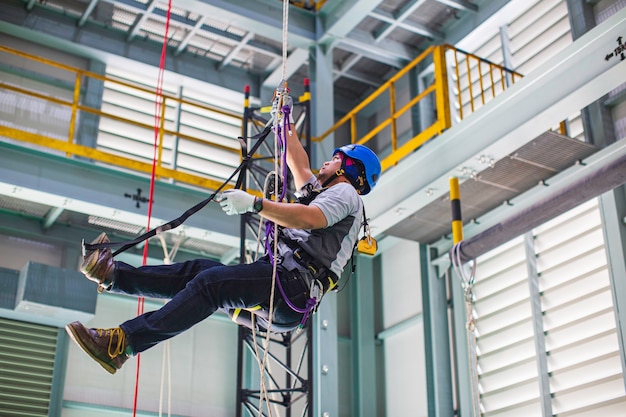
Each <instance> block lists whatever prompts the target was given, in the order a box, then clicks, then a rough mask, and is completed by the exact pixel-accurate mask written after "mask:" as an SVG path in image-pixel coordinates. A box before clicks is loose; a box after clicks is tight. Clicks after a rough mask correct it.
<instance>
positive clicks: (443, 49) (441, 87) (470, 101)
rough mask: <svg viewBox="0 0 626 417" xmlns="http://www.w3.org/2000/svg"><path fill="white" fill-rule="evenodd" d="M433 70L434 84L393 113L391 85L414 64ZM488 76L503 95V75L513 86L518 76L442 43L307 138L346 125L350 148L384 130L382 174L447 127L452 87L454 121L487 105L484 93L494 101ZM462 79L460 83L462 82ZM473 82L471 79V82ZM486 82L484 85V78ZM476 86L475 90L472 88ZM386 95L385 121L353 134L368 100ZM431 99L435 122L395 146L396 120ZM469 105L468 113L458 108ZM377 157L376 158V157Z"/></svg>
mask: <svg viewBox="0 0 626 417" xmlns="http://www.w3.org/2000/svg"><path fill="white" fill-rule="evenodd" d="M448 51H453V56H454V60H452V62H449V61H448V60H447V59H446V54H447V52H448ZM459 55H460V56H462V58H463V59H464V60H465V61H466V62H465V68H466V69H465V73H463V72H462V71H461V68H462V67H461V65H462V61H460V60H459ZM431 63H432V65H433V68H434V69H433V74H434V80H433V82H432V84H430V85H428V86H426V87H425V88H424V90H423V91H421V92H419V93H417V94H416V95H415V96H412V97H409V99H408V101H407V103H406V104H404V105H403V106H401V107H400V108H399V109H397V107H398V103H397V101H396V100H397V96H398V94H397V90H396V89H397V85H398V83H399V81H400V80H401V79H402V77H404V76H406V75H407V74H409V72H410V71H411V70H412V69H413V68H416V67H417V66H418V65H419V64H431ZM474 63H475V65H476V67H477V69H478V71H477V72H478V73H477V74H473V71H474V68H473V65H474ZM482 64H487V66H486V67H485V68H488V71H487V74H486V75H485V74H483V70H482V69H483V65H482ZM450 69H451V70H452V73H453V74H454V78H455V80H451V79H450V77H449V74H448V71H449V70H450ZM494 71H499V74H500V78H501V82H502V84H501V90H505V89H506V87H507V84H506V80H505V78H506V77H505V76H506V75H510V77H511V82H515V77H516V76H517V77H521V74H519V73H517V72H515V71H512V70H510V69H507V68H505V67H503V66H501V65H498V64H495V63H493V62H490V61H487V60H485V59H483V58H480V57H478V56H476V55H473V54H470V53H467V52H464V51H462V50H460V49H457V48H455V47H454V46H452V45H448V44H444V45H439V46H431V47H429V48H428V49H426V50H425V51H424V52H422V53H421V54H420V55H419V56H417V57H416V58H415V59H414V60H413V61H411V62H410V63H409V64H408V65H407V66H405V67H404V68H402V69H401V70H400V71H398V73H397V74H395V75H394V76H393V77H391V79H389V80H388V81H387V82H385V83H384V84H383V85H381V86H380V87H379V88H378V89H376V91H374V92H373V93H372V94H370V95H369V96H368V97H367V98H365V100H363V101H362V102H361V103H359V104H358V105H357V106H356V107H355V108H354V109H352V110H351V111H349V112H348V113H347V114H346V115H345V116H343V117H342V118H341V119H339V120H338V121H337V122H336V123H335V124H334V125H333V126H332V127H330V128H329V129H328V130H327V131H326V132H324V133H322V134H321V135H320V136H318V137H316V138H313V140H314V141H322V140H324V139H325V138H327V137H328V136H329V135H330V134H332V133H334V132H336V131H337V130H338V129H339V128H341V127H342V126H344V125H345V124H346V123H348V122H349V123H350V125H349V135H350V143H359V144H366V143H367V142H369V141H371V140H373V139H374V138H375V137H376V136H377V135H378V134H380V133H381V132H383V130H384V129H386V128H387V127H390V128H391V129H390V134H389V138H388V139H389V144H390V145H389V151H390V152H389V154H388V155H387V156H385V157H383V158H381V163H382V167H383V171H384V170H386V169H388V168H390V167H391V166H393V165H395V164H396V163H398V162H399V161H400V160H402V158H404V157H406V156H407V155H409V154H410V153H412V152H414V151H415V150H416V149H417V148H419V147H420V146H421V145H423V144H424V143H425V142H426V141H428V140H430V139H432V138H433V137H434V136H436V135H439V134H441V133H442V132H443V131H444V130H446V129H448V128H450V127H451V126H452V114H453V111H452V110H453V109H452V101H451V98H450V88H451V87H450V86H451V85H453V86H454V87H456V91H455V94H456V96H457V97H456V102H457V107H458V109H457V111H458V113H457V116H458V117H457V118H458V120H459V121H460V120H463V118H464V117H467V115H468V114H469V113H472V112H474V111H476V110H478V106H479V105H480V106H483V105H485V104H486V103H487V96H486V94H485V93H486V92H487V91H488V90H489V89H491V96H492V98H493V97H495V96H496V81H497V80H496V78H494ZM464 77H465V78H464ZM474 77H475V79H474ZM486 78H487V79H488V81H486V80H485V79H486ZM462 80H465V83H464V84H465V86H466V88H467V90H468V92H469V97H468V98H467V99H466V100H464V89H463V87H464V85H462ZM475 84H476V85H475ZM385 93H388V94H389V117H388V118H386V119H384V120H382V121H380V122H379V123H378V124H377V125H376V126H374V127H369V128H368V131H367V132H366V133H364V134H362V135H359V134H358V132H357V122H356V121H357V116H358V115H359V113H360V112H362V111H363V110H364V109H365V108H366V107H367V106H368V105H369V104H371V103H372V102H374V100H376V99H378V98H380V97H381V96H382V95H383V94H385ZM431 94H434V103H435V109H434V110H435V113H436V117H435V118H434V120H433V121H432V123H431V124H430V125H429V126H425V127H423V128H422V130H421V131H420V132H419V133H417V134H416V135H415V136H413V137H412V138H410V139H408V140H406V141H405V142H404V143H403V144H400V142H399V138H398V134H399V132H398V125H397V123H396V122H397V120H398V119H399V118H400V117H401V116H402V115H404V114H406V113H407V112H409V110H411V109H413V108H414V107H415V106H416V105H417V104H418V103H420V102H421V101H422V100H424V99H425V98H426V97H427V96H430V95H431ZM475 97H480V102H479V103H477V102H476V101H475ZM466 106H469V110H470V111H469V113H468V111H467V110H466V109H465V108H464V107H466ZM385 139H387V138H385ZM377 145H378V146H371V147H372V148H374V149H380V148H381V146H380V145H381V144H380V143H378V144H377ZM379 156H380V155H379Z"/></svg>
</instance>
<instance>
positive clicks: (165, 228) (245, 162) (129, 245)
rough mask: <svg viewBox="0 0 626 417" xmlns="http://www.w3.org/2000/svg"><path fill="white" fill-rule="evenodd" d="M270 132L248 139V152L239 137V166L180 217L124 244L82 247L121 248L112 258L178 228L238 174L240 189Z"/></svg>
mask: <svg viewBox="0 0 626 417" xmlns="http://www.w3.org/2000/svg"><path fill="white" fill-rule="evenodd" d="M271 131H272V127H271V126H266V127H265V129H263V131H262V132H261V133H259V134H257V135H255V136H253V137H251V138H250V139H252V140H256V141H257V142H256V143H255V144H254V146H253V147H252V148H251V149H250V152H249V153H248V152H247V144H246V141H245V140H244V138H242V137H240V138H239V141H240V142H241V147H242V154H243V160H242V161H241V164H239V166H238V167H237V168H236V169H235V170H234V171H233V173H232V174H231V175H230V177H228V179H226V181H224V182H223V183H222V185H220V186H219V187H218V189H217V190H215V191H214V192H213V194H211V195H210V196H209V197H208V198H207V199H205V200H203V201H201V202H199V203H198V204H196V205H195V206H193V207H191V208H190V209H189V210H187V211H185V212H184V213H183V214H182V215H181V216H180V217H178V218H176V219H174V220H171V221H169V222H167V223H165V224H164V225H161V226H158V227H156V228H154V229H152V230H150V231H148V232H146V233H144V234H143V235H141V236H139V237H137V238H135V239H133V240H128V241H124V242H109V243H98V244H87V243H85V244H84V247H85V249H86V250H96V249H101V248H111V247H117V246H121V248H119V249H118V250H116V251H115V252H113V256H116V255H119V254H120V253H122V252H124V251H126V250H128V249H130V248H132V247H133V246H135V245H137V244H139V243H141V242H143V241H144V240H147V239H150V238H151V237H153V236H156V235H157V234H158V233H162V232H165V231H168V230H172V229H175V228H177V227H178V226H180V225H181V224H183V223H184V222H185V220H187V219H188V218H189V217H191V216H192V215H194V214H195V213H197V212H198V211H200V210H202V209H203V208H204V207H205V206H206V205H207V204H209V203H210V202H211V201H213V200H214V199H215V197H216V196H217V194H219V192H220V191H221V190H222V189H223V188H224V187H225V186H226V185H227V184H228V183H229V182H230V180H232V179H233V177H234V176H235V175H237V173H239V174H240V176H239V178H238V179H237V183H236V185H235V188H240V187H241V183H242V178H243V177H242V174H243V173H244V172H245V169H247V165H248V163H249V162H250V159H251V155H254V153H255V152H256V151H257V149H259V147H260V146H261V143H262V142H263V141H264V140H265V138H267V135H269V133H270V132H271Z"/></svg>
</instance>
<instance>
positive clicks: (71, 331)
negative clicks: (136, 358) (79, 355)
mask: <svg viewBox="0 0 626 417" xmlns="http://www.w3.org/2000/svg"><path fill="white" fill-rule="evenodd" d="M65 331H66V332H67V334H68V335H69V336H70V339H72V340H73V341H74V342H75V343H76V344H77V345H78V346H79V347H80V348H81V349H82V351H83V352H85V353H86V354H87V355H89V356H90V357H91V359H93V360H94V361H96V362H98V365H100V366H102V367H103V368H104V370H105V371H107V372H108V373H110V374H111V375H113V374H115V372H117V368H115V367H114V366H112V365H110V364H108V363H106V362H104V361H102V359H100V358H98V357H97V356H96V355H94V354H93V353H91V351H90V350H89V349H88V348H87V346H85V344H84V343H83V342H82V341H81V340H80V337H79V335H78V333H77V332H76V330H74V328H73V327H72V326H71V324H68V325H67V326H65Z"/></svg>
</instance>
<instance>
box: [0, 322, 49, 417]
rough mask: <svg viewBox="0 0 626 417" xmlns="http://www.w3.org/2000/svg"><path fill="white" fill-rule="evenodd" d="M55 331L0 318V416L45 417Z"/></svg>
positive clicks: (45, 327) (47, 405) (46, 414)
mask: <svg viewBox="0 0 626 417" xmlns="http://www.w3.org/2000/svg"><path fill="white" fill-rule="evenodd" d="M57 335H58V329H57V328H56V327H50V326H42V325H39V324H32V323H25V322H20V321H13V320H7V319H4V318H0V415H1V416H3V417H18V416H19V417H23V416H30V417H38V416H41V417H47V416H48V409H49V406H50V392H51V388H52V374H53V370H54V356H55V350H56V345H57Z"/></svg>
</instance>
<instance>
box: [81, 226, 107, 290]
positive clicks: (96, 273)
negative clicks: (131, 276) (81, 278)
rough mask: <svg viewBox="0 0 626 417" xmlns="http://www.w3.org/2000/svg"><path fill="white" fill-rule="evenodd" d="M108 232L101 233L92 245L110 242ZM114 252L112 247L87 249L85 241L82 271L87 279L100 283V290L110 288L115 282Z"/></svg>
mask: <svg viewBox="0 0 626 417" xmlns="http://www.w3.org/2000/svg"><path fill="white" fill-rule="evenodd" d="M109 242H110V241H109V238H108V237H107V235H106V233H104V232H103V233H101V234H100V236H98V237H97V238H96V240H94V241H93V242H91V244H92V245H96V244H100V243H109ZM114 269H115V265H114V264H113V254H112V253H111V248H101V249H94V250H85V244H84V242H83V263H82V264H81V265H80V272H82V273H83V274H85V276H86V277H87V279H89V280H91V281H93V282H95V283H96V284H98V292H102V291H104V290H106V289H108V288H109V287H110V286H111V284H113V270H114Z"/></svg>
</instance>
